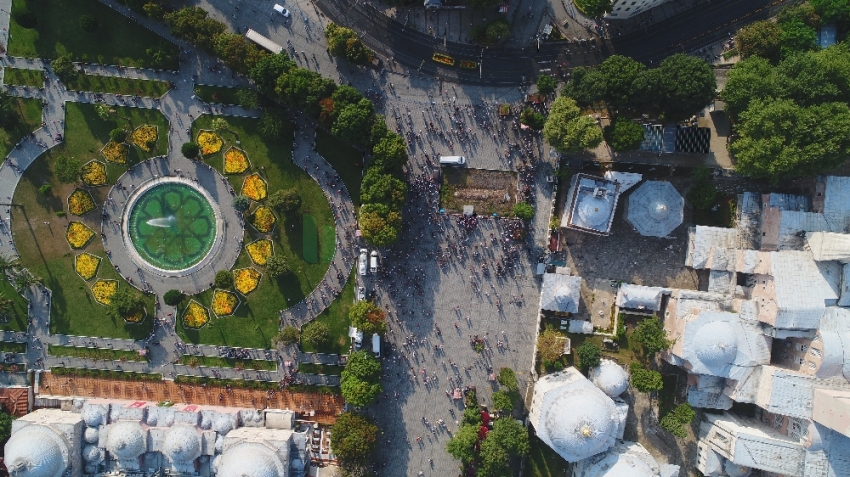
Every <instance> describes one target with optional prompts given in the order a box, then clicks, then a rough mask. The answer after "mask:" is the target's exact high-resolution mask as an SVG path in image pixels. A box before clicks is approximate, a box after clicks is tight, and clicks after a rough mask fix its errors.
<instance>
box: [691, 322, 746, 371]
mask: <svg viewBox="0 0 850 477" xmlns="http://www.w3.org/2000/svg"><path fill="white" fill-rule="evenodd" d="M694 341H695V342H694V350H695V352H696V355H697V357H698V358H699V359H700V361H702V362H703V364H705V365H706V366H709V367H713V366H717V367H723V366H726V365H729V364H732V362H734V361H735V356H736V355H737V354H738V337H737V336H736V335H735V330H734V329H733V328H732V325H730V324H729V322H728V321H712V322H711V323H706V324H705V325H702V327H700V329H699V330H698V332H697V338H696V339H695V340H694Z"/></svg>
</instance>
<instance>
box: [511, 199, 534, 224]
mask: <svg viewBox="0 0 850 477" xmlns="http://www.w3.org/2000/svg"><path fill="white" fill-rule="evenodd" d="M514 215H515V216H516V217H517V218H518V219H521V220H531V219H532V218H533V217H534V207H532V206H531V204H529V203H528V202H517V203H516V204H514Z"/></svg>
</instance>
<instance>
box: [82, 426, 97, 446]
mask: <svg viewBox="0 0 850 477" xmlns="http://www.w3.org/2000/svg"><path fill="white" fill-rule="evenodd" d="M98 434H99V433H98V431H97V429H96V428H94V427H87V428H86V430H85V431H83V440H84V441H86V442H88V443H89V444H97V440H98Z"/></svg>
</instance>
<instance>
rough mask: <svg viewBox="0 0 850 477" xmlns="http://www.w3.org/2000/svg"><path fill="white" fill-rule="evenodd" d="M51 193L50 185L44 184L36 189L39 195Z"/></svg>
mask: <svg viewBox="0 0 850 477" xmlns="http://www.w3.org/2000/svg"><path fill="white" fill-rule="evenodd" d="M51 192H53V186H52V185H50V184H44V185H43V186H41V187H39V188H38V193H39V194H41V195H45V196H46V195H50V193H51Z"/></svg>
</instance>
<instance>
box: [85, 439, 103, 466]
mask: <svg viewBox="0 0 850 477" xmlns="http://www.w3.org/2000/svg"><path fill="white" fill-rule="evenodd" d="M101 458H102V456H101V455H100V449H98V448H97V446H95V445H91V444H90V445H87V446H85V447H84V448H83V460H85V461H86V462H88V463H90V464H97V463H99V462H100V460H101Z"/></svg>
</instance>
